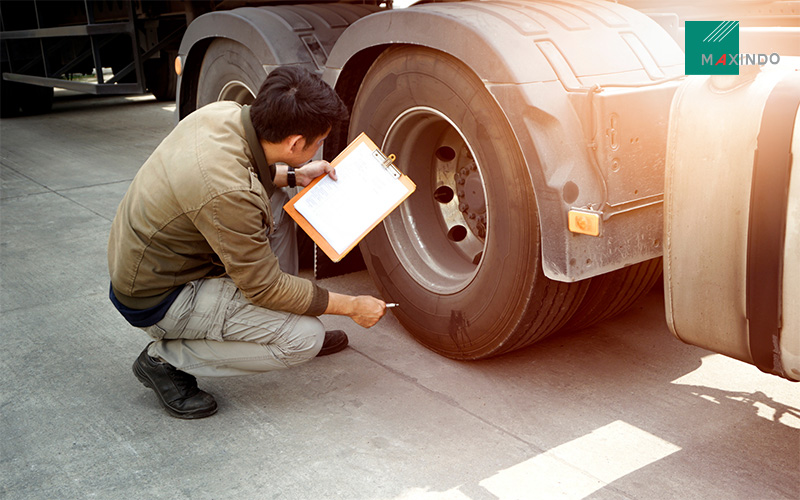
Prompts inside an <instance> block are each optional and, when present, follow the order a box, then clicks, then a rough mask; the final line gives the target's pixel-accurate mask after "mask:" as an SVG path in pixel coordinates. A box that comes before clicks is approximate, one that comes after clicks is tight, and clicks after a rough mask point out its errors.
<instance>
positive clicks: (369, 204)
mask: <svg viewBox="0 0 800 500" xmlns="http://www.w3.org/2000/svg"><path fill="white" fill-rule="evenodd" d="M365 147H366V149H365ZM394 158H395V157H394V155H389V156H386V155H384V154H383V153H382V152H381V150H380V149H379V148H378V146H376V145H375V143H374V142H372V140H371V139H370V138H369V137H367V135H366V134H365V133H363V132H362V133H361V134H360V135H359V136H358V137H356V138H355V140H353V142H351V143H350V144H349V145H348V146H347V148H345V150H344V151H342V152H341V153H340V154H339V156H337V157H336V158H335V159H334V160H333V161H332V162H331V165H333V167H334V168H336V175H337V178H339V181H333V180H332V179H330V178H329V177H328V176H327V175H321V176H319V177H317V178H316V179H314V180H313V181H312V182H311V183H310V184H309V185H308V186H306V187H305V188H304V189H303V190H302V191H300V192H299V193H298V194H297V195H295V196H294V198H292V199H291V200H289V202H288V203H286V204H285V205H284V206H283V209H284V210H285V211H286V213H287V214H289V216H290V217H291V218H292V219H294V221H295V222H297V225H298V226H300V227H301V228H302V229H303V231H305V232H306V234H308V235H309V236H310V237H311V239H312V240H314V243H316V244H317V246H318V247H319V248H320V249H322V251H323V252H325V255H327V256H328V258H329V259H331V260H332V261H333V262H339V261H340V260H342V259H343V258H344V256H345V255H347V254H348V252H350V250H352V249H353V248H355V246H356V245H358V242H359V241H361V240H362V239H363V238H364V236H366V235H367V234H368V233H369V232H370V231H372V229H373V228H375V226H377V225H378V224H380V223H381V222H382V221H383V219H385V218H386V217H387V216H388V215H389V214H390V213H392V211H393V210H394V209H395V208H397V207H398V206H400V204H401V203H403V201H405V199H406V198H408V197H409V196H410V195H411V193H413V192H414V190H415V189H416V188H417V186H416V185H415V184H414V182H412V181H411V179H410V178H409V177H408V176H407V175H405V174H403V173H402V172H400V171H399V170H398V169H397V167H395V166H394V163H393V162H394ZM364 169H381V170H364ZM365 174H367V175H365ZM323 180H324V184H321V185H319V186H318V184H320V182H323ZM340 181H341V183H342V184H340V185H337V183H339V182H340ZM362 183H368V184H363V185H362ZM362 188H366V189H362ZM356 190H357V191H356ZM348 194H349V196H347V195H348ZM367 195H369V196H367ZM306 196H308V197H309V198H304V197H306ZM345 197H346V198H345ZM370 197H371V198H370ZM362 198H363V200H362ZM312 200H313V201H312ZM354 200H357V201H355V202H354ZM362 201H363V203H362ZM356 205H357V206H356ZM298 208H299V210H298ZM354 210H356V211H357V213H355V212H354ZM301 212H304V213H305V214H306V215H307V216H308V218H306V216H304V215H303V214H302V213H301ZM348 214H350V215H348ZM309 219H311V220H312V221H314V222H315V223H316V224H317V225H318V226H320V227H319V228H316V227H314V224H312V222H310V221H309ZM337 228H338V229H337ZM323 233H325V234H328V236H329V238H330V239H332V240H333V239H334V237H335V242H334V243H331V242H329V241H328V239H326V238H325V237H324V236H323ZM340 236H341V237H340ZM335 247H336V248H335Z"/></svg>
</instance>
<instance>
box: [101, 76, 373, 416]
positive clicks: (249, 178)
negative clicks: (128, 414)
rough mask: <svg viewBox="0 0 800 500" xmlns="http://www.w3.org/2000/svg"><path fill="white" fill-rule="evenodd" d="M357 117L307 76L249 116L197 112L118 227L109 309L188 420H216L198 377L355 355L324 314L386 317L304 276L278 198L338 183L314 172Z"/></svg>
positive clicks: (147, 173)
mask: <svg viewBox="0 0 800 500" xmlns="http://www.w3.org/2000/svg"><path fill="white" fill-rule="evenodd" d="M346 118H347V109H346V108H345V106H344V104H343V103H342V101H341V100H340V99H339V97H338V95H337V94H336V93H335V91H334V90H333V89H332V88H331V87H329V86H328V85H327V84H325V83H324V82H323V81H321V80H320V79H319V78H318V77H317V76H315V75H313V74H311V73H309V72H307V71H305V70H301V69H297V68H279V69H276V70H274V71H273V72H272V73H270V74H269V76H268V77H267V79H266V80H265V81H264V84H263V85H262V87H261V89H260V90H259V92H258V95H257V96H256V99H255V101H254V102H253V104H252V106H241V105H239V104H237V103H234V102H217V103H213V104H209V105H207V106H205V107H203V108H201V109H198V110H197V111H195V112H194V113H192V114H191V115H189V116H188V117H186V118H185V119H184V120H183V121H181V122H180V123H179V124H178V125H177V126H176V127H175V129H174V130H173V131H172V132H171V133H170V134H169V135H168V136H167V137H166V138H165V139H164V141H163V142H162V143H161V144H160V145H159V146H158V147H157V148H156V150H155V151H154V152H153V154H152V155H151V156H150V158H149V159H148V160H147V162H145V164H144V165H143V166H142V167H141V169H140V170H139V172H138V173H137V175H136V177H135V178H134V179H133V182H132V183H131V185H130V187H129V188H128V191H127V193H126V194H125V197H124V198H123V199H122V202H121V203H120V205H119V208H118V210H117V214H116V217H115V218H114V221H113V223H112V226H111V234H110V237H109V244H108V265H109V271H110V275H111V288H110V292H109V297H110V299H111V302H112V303H113V304H114V306H115V307H116V308H117V309H118V310H119V312H120V313H121V314H122V316H124V317H125V319H127V320H128V322H129V323H131V324H132V325H134V326H137V327H140V328H142V329H144V331H145V332H147V334H148V335H150V337H152V338H153V339H154V341H153V342H151V343H150V344H149V345H148V346H147V347H146V348H145V350H144V351H142V353H141V354H140V355H139V357H138V358H137V359H136V361H135V362H134V364H133V372H134V374H135V375H136V377H137V378H138V379H139V380H140V381H141V382H142V383H143V384H144V385H145V386H147V387H149V388H151V389H153V391H155V393H156V395H157V396H158V400H159V402H160V403H161V404H162V405H163V406H164V408H165V409H166V411H167V412H168V413H169V414H170V415H172V416H174V417H178V418H203V417H208V416H210V415H213V414H214V413H215V412H216V411H217V403H216V401H215V400H214V397H213V396H211V394H208V393H206V392H204V391H201V390H199V389H198V387H197V381H196V379H195V376H205V377H222V376H232V375H245V374H251V373H260V372H267V371H270V370H277V369H283V368H288V367H290V366H293V365H297V364H299V363H303V362H306V361H308V360H310V359H311V358H313V357H315V356H321V355H326V354H332V353H334V352H338V351H340V350H342V349H344V348H345V347H346V346H347V343H348V340H347V336H346V335H345V333H344V332H342V331H341V330H334V331H330V332H326V331H325V328H324V327H323V326H322V323H321V322H320V320H319V319H318V318H317V316H320V315H322V314H338V315H345V316H349V317H351V318H352V319H353V320H354V321H355V322H356V323H357V324H359V325H361V326H363V327H366V328H369V327H371V326H373V325H374V324H375V323H377V322H378V320H380V318H381V317H382V316H383V315H384V314H385V312H386V304H385V303H384V302H383V301H382V300H379V299H377V298H374V297H370V296H347V295H341V294H337V293H333V292H328V291H327V290H325V289H323V288H321V287H319V286H317V285H316V284H315V283H313V282H311V281H309V280H305V279H302V278H299V277H297V276H296V274H297V245H296V240H295V229H294V222H293V221H292V220H291V219H290V218H289V217H287V216H285V213H284V212H283V210H282V208H281V207H282V206H283V203H284V202H285V201H286V199H287V196H286V194H285V193H284V192H283V191H282V190H281V189H280V188H282V187H285V186H292V187H293V186H294V185H295V184H297V185H300V186H305V185H307V184H308V183H309V182H311V180H312V179H314V178H316V177H318V176H320V175H324V174H328V175H330V176H331V177H332V178H334V179H335V178H336V177H335V172H334V170H333V168H332V167H331V165H330V164H329V163H327V162H325V161H314V162H310V163H307V162H308V161H309V160H310V159H311V158H312V157H313V156H314V155H315V154H316V152H317V150H318V149H319V148H320V146H321V145H322V143H323V141H324V140H325V137H326V136H327V135H328V133H329V132H330V129H331V126H332V125H333V124H335V123H336V122H337V121H338V120H344V119H346Z"/></svg>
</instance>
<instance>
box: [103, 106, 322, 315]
mask: <svg viewBox="0 0 800 500" xmlns="http://www.w3.org/2000/svg"><path fill="white" fill-rule="evenodd" d="M259 177H260V178H261V180H260V179H259ZM262 181H263V183H262ZM274 189H275V187H274V185H273V184H272V177H271V176H270V174H269V169H268V167H267V160H266V158H265V157H264V150H263V149H262V148H261V146H260V144H259V143H258V139H257V137H256V134H255V131H254V130H253V128H252V124H251V123H250V114H249V107H246V106H245V107H244V108H242V106H240V105H239V104H236V103H233V102H218V103H213V104H209V105H208V106H205V107H203V108H201V109H199V110H197V111H195V112H194V113H192V114H191V115H189V116H188V117H186V118H185V119H184V120H182V121H181V122H180V123H179V124H178V125H177V126H176V127H175V129H174V130H173V131H172V132H171V133H170V134H169V135H168V136H167V137H166V138H165V139H164V141H163V142H162V143H161V144H160V145H159V146H158V147H157V148H156V150H155V151H154V152H153V154H152V155H151V156H150V158H149V159H148V160H147V162H145V164H144V165H143V166H142V167H141V169H140V170H139V172H138V173H137V174H136V177H135V178H134V179H133V182H132V183H131V185H130V187H129V188H128V192H127V193H126V194H125V197H124V198H123V199H122V202H121V203H120V205H119V208H118V209H117V215H116V217H115V218H114V221H113V223H112V225H111V234H110V237H109V242H108V268H109V271H110V274H111V284H112V287H113V289H114V294H115V295H116V296H117V299H119V301H120V302H122V303H123V304H124V305H126V306H127V307H130V308H132V309H146V308H148V307H152V306H154V305H156V304H158V303H159V302H161V301H162V300H164V299H165V298H166V297H167V295H169V293H170V292H171V291H173V290H174V289H175V288H176V287H179V286H181V285H183V284H184V283H187V282H189V281H192V280H196V279H199V278H204V277H214V276H220V275H223V274H228V275H229V276H230V277H231V278H232V279H233V281H234V282H235V283H236V286H237V287H238V288H239V289H240V290H241V291H242V292H243V293H244V295H245V296H246V297H247V298H248V299H249V300H250V301H251V302H253V303H254V304H256V305H258V306H262V307H266V308H269V309H273V310H281V311H288V312H292V313H296V314H305V315H312V316H318V315H320V314H322V313H323V312H324V311H325V309H326V308H327V305H328V292H327V291H326V290H324V289H322V288H320V287H318V286H316V285H315V284H314V283H312V282H310V281H308V280H305V279H302V278H298V277H296V276H292V275H290V274H286V273H283V272H281V270H280V268H279V266H278V259H277V257H276V256H275V254H274V253H273V252H272V249H271V248H270V245H269V241H268V240H267V235H268V233H269V232H270V231H272V228H273V218H272V213H271V211H270V205H269V195H270V194H272V192H273V191H274Z"/></svg>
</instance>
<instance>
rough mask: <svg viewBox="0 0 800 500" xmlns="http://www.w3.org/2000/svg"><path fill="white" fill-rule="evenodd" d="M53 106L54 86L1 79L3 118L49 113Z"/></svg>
mask: <svg viewBox="0 0 800 500" xmlns="http://www.w3.org/2000/svg"><path fill="white" fill-rule="evenodd" d="M0 78H2V77H0ZM52 108H53V88H52V87H40V86H39V85H29V84H25V83H19V82H9V81H5V80H0V116H2V117H3V118H10V117H13V116H18V115H20V114H22V115H38V114H43V113H49V112H50V110H51V109H52Z"/></svg>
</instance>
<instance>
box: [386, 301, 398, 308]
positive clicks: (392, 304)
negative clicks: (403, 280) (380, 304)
mask: <svg viewBox="0 0 800 500" xmlns="http://www.w3.org/2000/svg"><path fill="white" fill-rule="evenodd" d="M399 305H400V304H398V303H397V302H390V303H388V304H386V309H390V308H392V307H398V306H399Z"/></svg>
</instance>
